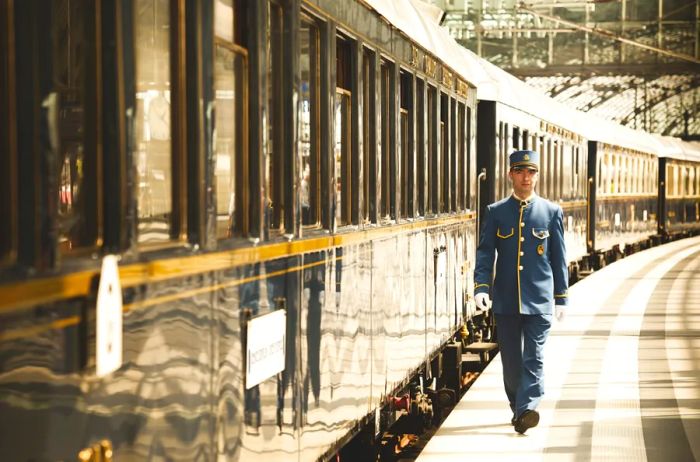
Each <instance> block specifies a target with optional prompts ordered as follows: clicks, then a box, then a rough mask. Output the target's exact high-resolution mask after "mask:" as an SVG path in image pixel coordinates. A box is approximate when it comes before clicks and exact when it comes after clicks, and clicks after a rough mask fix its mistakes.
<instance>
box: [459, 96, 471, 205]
mask: <svg viewBox="0 0 700 462" xmlns="http://www.w3.org/2000/svg"><path fill="white" fill-rule="evenodd" d="M465 122H466V120H465V106H464V103H459V104H458V105H457V166H458V169H459V171H458V174H457V210H464V209H465V208H467V202H468V201H467V188H466V184H467V182H466V178H467V176H466V175H467V168H468V164H469V157H468V155H467V139H466V136H465V130H466V129H467V127H466V125H465Z"/></svg>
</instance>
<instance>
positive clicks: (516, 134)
mask: <svg viewBox="0 0 700 462" xmlns="http://www.w3.org/2000/svg"><path fill="white" fill-rule="evenodd" d="M513 149H514V150H516V151H517V150H518V149H520V127H513Z"/></svg>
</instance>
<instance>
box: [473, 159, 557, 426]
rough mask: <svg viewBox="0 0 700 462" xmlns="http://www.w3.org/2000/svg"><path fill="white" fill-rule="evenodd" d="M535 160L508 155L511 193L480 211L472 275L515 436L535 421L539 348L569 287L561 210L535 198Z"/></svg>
mask: <svg viewBox="0 0 700 462" xmlns="http://www.w3.org/2000/svg"><path fill="white" fill-rule="evenodd" d="M539 160H540V155H539V154H538V153H537V152H535V151H515V152H513V153H512V154H511V155H510V171H509V172H508V176H509V177H510V179H511V182H512V184H513V194H512V195H510V196H509V197H507V198H505V199H503V200H501V201H499V202H496V203H494V204H491V205H489V206H488V207H487V208H486V217H485V219H484V222H483V226H482V229H481V238H480V242H479V247H478V249H477V251H476V269H475V271H474V281H475V286H474V293H475V300H476V304H477V306H478V307H479V308H481V309H483V310H488V309H489V308H490V307H491V305H492V303H491V297H490V296H489V294H491V296H493V313H494V315H495V318H496V328H497V336H498V346H499V350H500V353H501V362H502V363H503V382H504V385H505V390H506V395H507V396H508V401H509V402H510V408H511V410H512V411H513V419H512V420H511V423H512V424H513V425H514V427H515V430H516V431H517V432H518V433H521V434H522V433H525V431H527V429H528V428H532V427H535V426H536V425H537V424H538V423H539V420H540V416H539V414H538V413H537V411H536V410H535V409H536V407H537V404H538V403H539V402H540V399H541V398H542V395H543V394H544V381H543V348H544V343H545V341H546V339H547V335H548V334H549V329H550V327H551V325H552V315H553V311H554V312H555V316H556V317H557V319H559V320H561V319H562V318H563V316H564V309H563V307H564V306H566V304H567V289H568V284H569V274H568V270H567V264H566V248H565V244H564V225H563V219H562V218H563V212H562V209H561V207H559V206H558V205H556V204H553V203H551V202H549V201H548V200H546V199H543V198H541V197H539V196H538V195H537V194H535V184H537V175H538V172H539ZM496 256H497V258H496ZM494 258H495V259H496V264H495V277H494ZM555 306H556V309H553V308H554V307H555Z"/></svg>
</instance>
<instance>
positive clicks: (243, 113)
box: [212, 1, 250, 240]
mask: <svg viewBox="0 0 700 462" xmlns="http://www.w3.org/2000/svg"><path fill="white" fill-rule="evenodd" d="M243 5H244V4H243V3H242V2H239V1H233V7H232V10H233V11H232V13H233V14H232V18H231V20H232V22H231V38H230V40H229V39H228V38H226V37H223V36H219V35H217V34H216V28H214V38H213V42H212V43H213V48H214V50H213V52H212V57H213V63H212V64H213V66H212V68H213V75H214V77H213V79H212V80H213V81H212V91H213V94H214V100H215V101H217V100H216V91H217V87H216V56H217V48H218V47H221V48H223V49H225V50H226V51H228V52H230V53H232V54H233V58H234V61H235V60H237V59H240V60H242V69H241V73H240V75H237V76H234V85H235V87H234V92H235V93H234V94H238V92H239V91H240V93H241V94H240V95H239V96H238V98H236V99H235V100H234V108H233V117H234V134H233V136H234V139H233V145H234V151H233V153H232V155H234V156H235V159H233V165H234V168H235V170H234V172H233V175H234V177H235V178H234V183H233V190H232V191H231V192H230V193H232V194H233V195H234V198H235V200H234V203H233V211H232V212H231V213H230V215H229V217H228V223H229V225H228V227H227V229H226V230H225V231H226V233H227V235H224V236H221V235H220V234H219V232H220V230H219V224H218V219H219V216H220V215H219V210H218V201H219V192H220V191H219V190H218V188H216V185H217V184H218V181H217V175H216V171H215V170H214V172H213V173H212V181H213V182H214V186H215V194H216V205H215V207H214V208H215V212H214V213H215V216H216V230H215V235H216V236H215V237H216V239H218V240H222V239H228V238H232V237H242V236H246V235H247V234H248V232H249V229H250V215H249V213H248V210H247V208H248V207H247V204H249V200H250V178H249V157H248V154H249V120H248V117H247V114H248V108H249V101H250V87H249V80H248V79H249V74H250V57H249V52H248V49H247V48H246V43H245V36H246V34H245V23H246V17H247V14H246V13H247V11H246V9H245V7H244V6H243ZM213 21H214V22H215V24H216V9H215V10H214V16H213ZM236 69H237V68H236V65H235V64H234V69H233V70H232V71H231V72H232V73H235V72H236ZM217 103H218V101H217ZM219 110H221V108H220V107H218V104H217V112H218V111H219ZM218 132H219V130H218V127H217V130H216V132H215V134H216V135H218ZM212 137H213V140H212V141H213V144H214V146H216V147H218V143H217V139H216V138H215V137H214V135H212ZM212 155H213V156H214V158H215V159H216V158H217V157H216V156H217V155H218V152H217V151H216V150H214V151H213V153H212ZM215 162H218V160H215Z"/></svg>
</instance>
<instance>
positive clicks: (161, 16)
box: [134, 0, 173, 243]
mask: <svg viewBox="0 0 700 462" xmlns="http://www.w3.org/2000/svg"><path fill="white" fill-rule="evenodd" d="M170 6H171V2H170V1H168V0H157V1H153V0H137V1H136V3H135V4H134V11H135V15H136V19H135V32H134V44H135V53H136V75H135V79H136V107H137V117H136V122H135V133H136V146H135V150H136V152H135V157H136V172H137V178H138V181H137V219H138V242H139V243H156V242H163V241H168V240H170V234H171V233H170V231H171V227H172V222H171V221H172V212H173V200H172V198H173V195H172V189H173V188H172V179H173V178H172V177H173V150H172V135H171V131H170V127H171V121H172V114H171V107H170V104H171V99H170V96H171V95H170V90H171V74H170V55H171V49H170V47H171V36H170V31H171V30H173V28H172V27H171V26H172V25H171V23H170V19H171V11H170Z"/></svg>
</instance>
